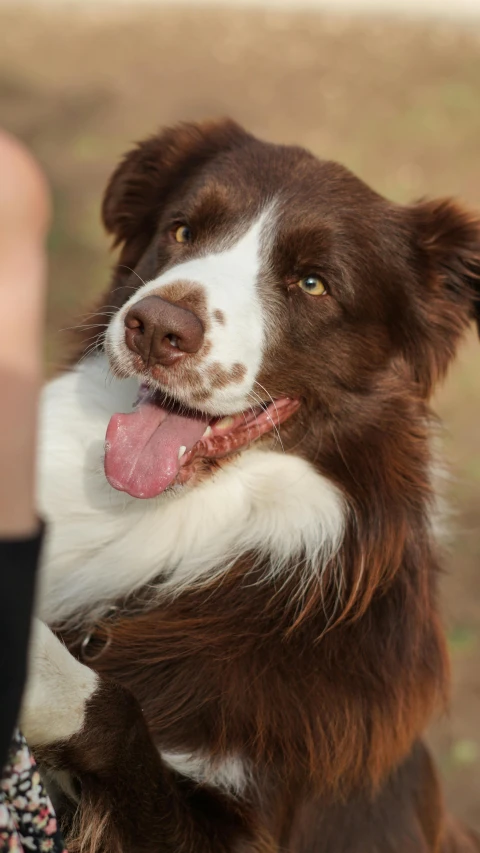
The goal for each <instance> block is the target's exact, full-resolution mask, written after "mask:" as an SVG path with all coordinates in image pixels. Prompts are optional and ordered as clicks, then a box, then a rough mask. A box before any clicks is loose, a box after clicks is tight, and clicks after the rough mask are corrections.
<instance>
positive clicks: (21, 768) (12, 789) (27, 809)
mask: <svg viewBox="0 0 480 853" xmlns="http://www.w3.org/2000/svg"><path fill="white" fill-rule="evenodd" d="M29 851H33V853H47V851H48V853H66V850H65V845H64V843H63V839H62V835H61V833H60V831H59V829H58V826H57V819H56V817H55V813H54V811H53V806H52V804H51V802H50V799H49V797H48V795H47V793H46V791H45V788H44V787H43V784H42V780H41V779H40V773H39V772H38V769H37V765H36V764H35V760H34V758H33V757H32V755H31V753H30V750H29V749H28V746H27V744H26V741H25V738H24V737H23V735H22V734H21V733H20V732H19V731H16V732H15V733H14V736H13V740H12V746H11V749H10V755H9V757H8V760H7V763H6V765H5V767H4V770H3V777H2V779H1V780H0V853H29Z"/></svg>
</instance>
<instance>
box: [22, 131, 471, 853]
mask: <svg viewBox="0 0 480 853" xmlns="http://www.w3.org/2000/svg"><path fill="white" fill-rule="evenodd" d="M103 221H104V224H105V227H106V229H107V231H108V232H109V233H110V234H112V235H113V238H114V243H115V246H117V247H118V248H119V258H118V263H117V264H116V265H115V268H114V271H113V277H112V281H111V286H110V288H109V290H108V293H107V294H106V296H105V298H104V299H103V301H102V302H101V304H100V305H98V306H97V309H96V310H95V312H94V313H93V315H91V316H90V318H89V319H88V320H87V321H86V323H85V326H84V328H83V329H82V330H81V338H82V339H81V342H80V350H81V357H79V359H78V362H77V363H76V364H75V365H74V366H73V367H72V369H71V370H68V371H67V372H65V373H63V374H62V375H60V376H59V377H57V378H56V379H54V380H53V381H52V382H50V383H49V384H48V385H47V387H46V390H45V393H44V399H43V405H42V418H41V453H40V462H39V467H40V474H39V478H40V506H41V510H42V513H43V515H44V517H45V518H46V519H47V521H48V523H49V532H48V538H47V543H46V551H45V558H44V569H43V574H42V581H41V588H40V590H39V597H38V608H37V609H38V615H39V617H40V619H41V620H43V621H41V622H37V624H36V626H35V630H34V638H33V642H32V651H31V667H30V670H31V674H30V679H29V683H28V687H27V692H26V697H25V701H24V706H23V712H22V724H23V727H24V730H25V733H26V736H27V738H28V740H29V742H30V744H31V745H32V747H34V748H35V752H36V754H37V756H38V758H39V760H40V761H41V762H42V765H43V766H44V767H45V768H46V772H47V774H48V777H49V778H50V779H53V780H54V782H55V785H54V787H56V790H57V793H60V795H61V798H63V800H62V801H63V809H64V818H63V820H64V824H63V825H64V828H65V831H66V832H67V842H68V847H69V850H70V851H72V853H73V851H80V850H81V851H90V853H99V851H104V853H114V851H115V853H117V851H119V853H133V851H136V853H138V851H141V853H159V851H162V853H163V851H165V853H200V851H201V853H233V851H235V853H246V851H254V853H273V851H279V850H284V851H292V853H327V851H328V853H367V851H368V853H374V851H379V853H380V851H381V853H407V851H408V853H426V851H429V853H453V851H457V853H458V852H459V851H463V853H469V852H470V853H472V851H475V850H480V844H479V842H478V841H477V840H476V839H475V837H474V835H473V833H471V832H470V831H469V830H467V829H464V828H462V827H461V826H460V825H459V824H458V823H456V822H455V821H454V820H453V818H451V817H450V816H449V815H448V814H447V813H446V811H445V809H444V805H443V800H442V795H441V790H440V785H439V782H438V779H437V774H436V771H435V768H434V765H433V763H432V760H431V758H430V756H429V754H428V751H427V749H426V748H425V746H424V745H423V743H422V733H423V731H424V729H425V727H426V725H427V723H428V722H429V720H430V718H431V716H432V714H433V713H434V711H435V709H436V708H437V707H438V706H441V704H442V702H444V700H445V697H446V693H447V685H448V662H447V655H446V648H445V639H444V632H443V628H442V624H441V620H440V618H439V613H438V606H437V583H438V576H439V567H440V564H441V557H440V551H441V548H440V546H439V544H438V529H439V526H440V527H441V524H440V516H439V503H440V502H439V498H438V494H437V480H438V471H439V462H438V459H437V454H436V449H435V447H436V445H435V425H434V421H433V418H432V414H431V411H430V408H429V399H430V396H431V394H432V391H433V389H434V388H435V386H436V384H437V383H438V382H439V381H440V380H441V379H442V377H443V376H444V375H445V373H446V371H447V368H448V366H449V364H450V362H451V361H452V359H453V358H454V356H455V353H456V350H457V347H458V345H459V342H460V341H461V339H462V337H463V335H464V333H466V331H467V329H468V328H469V326H470V324H471V322H473V321H475V319H476V320H477V322H478V321H479V317H480V312H479V310H478V300H479V297H480V220H479V218H478V217H476V216H474V215H473V214H471V213H469V212H467V211H466V210H464V209H463V208H462V207H460V206H459V205H458V204H456V203H455V202H454V201H452V200H439V201H421V202H418V203H415V204H412V205H410V206H404V205H400V204H394V203H392V202H390V201H387V200H386V199H385V198H383V197H381V196H380V195H379V194H377V193H376V192H374V191H373V190H372V189H370V188H369V187H368V186H366V185H365V184H364V183H363V182H362V181H361V180H359V179H358V178H357V177H355V176H354V175H353V174H352V173H351V172H349V171H348V170H347V169H346V168H344V167H342V166H340V165H338V164H336V163H333V162H326V161H320V160H318V159H317V158H316V157H314V156H313V155H312V154H310V153H308V152H307V151H305V150H304V149H302V148H297V147H289V146H282V145H274V144H268V143H265V142H262V141H259V140H257V139H256V138H254V137H253V136H252V135H251V134H249V133H248V132H246V131H245V130H243V129H242V128H241V127H240V126H238V125H237V124H236V123H234V122H233V121H230V120H223V121H216V122H206V123H200V124H183V125H180V126H177V127H174V128H171V129H167V130H165V131H163V132H161V133H160V134H158V135H154V136H152V137H151V138H149V139H147V140H145V141H143V142H141V143H140V144H139V145H137V146H136V147H135V148H134V149H133V150H132V151H130V152H129V153H128V154H127V155H126V156H125V157H124V159H123V160H122V161H121V163H120V164H119V166H118V167H117V168H116V170H115V171H114V173H113V175H112V177H111V179H110V181H109V183H108V186H107V189H106V193H105V196H104V201H103ZM47 624H48V626H49V627H47ZM52 628H53V629H54V630H55V633H54V632H53V631H52V630H51V629H52Z"/></svg>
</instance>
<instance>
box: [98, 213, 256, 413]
mask: <svg viewBox="0 0 480 853" xmlns="http://www.w3.org/2000/svg"><path fill="white" fill-rule="evenodd" d="M271 226H272V222H271V208H270V209H269V210H268V211H264V212H263V213H262V214H261V215H260V216H259V217H258V218H257V219H256V220H255V222H253V223H252V224H251V225H250V226H249V227H248V229H247V231H246V232H245V233H244V234H243V235H242V236H241V237H240V238H239V239H238V240H237V241H236V242H235V243H234V245H233V246H230V247H229V248H226V249H224V250H221V251H218V252H212V253H210V254H207V255H204V256H201V257H198V258H194V259H192V260H189V261H185V262H184V263H181V264H177V265H176V266H174V267H171V268H170V269H169V270H167V271H166V272H165V273H162V275H160V276H158V277H157V278H155V279H154V280H153V281H151V282H148V283H147V284H145V285H144V286H143V287H141V288H139V289H138V290H137V291H136V292H135V294H134V296H132V298H131V299H129V301H128V302H127V303H126V304H125V305H124V306H123V308H122V309H121V311H119V312H117V314H116V316H115V317H114V319H113V320H112V322H111V324H110V327H109V329H108V331H107V337H106V341H107V350H108V352H109V353H111V354H112V355H113V357H114V359H117V360H118V362H119V363H120V364H123V365H125V364H126V363H127V360H126V359H128V351H127V349H126V345H125V341H124V318H125V315H126V313H127V311H128V310H129V308H131V307H132V305H134V304H135V303H136V302H138V301H139V300H140V299H143V298H144V297H145V296H148V295H149V294H150V293H152V292H155V293H156V294H157V295H159V296H161V295H162V289H164V288H167V287H168V286H171V285H172V284H174V283H175V282H190V281H191V282H192V287H196V288H199V287H200V288H201V289H202V291H203V292H204V295H205V298H206V302H207V311H208V319H209V326H210V328H209V333H208V339H209V340H210V342H211V345H212V346H211V349H210V350H209V352H208V353H207V354H206V355H202V354H201V352H200V353H199V356H198V360H196V365H195V366H196V369H197V370H199V372H200V375H202V376H203V377H204V379H205V387H206V389H208V387H209V380H208V375H209V373H212V371H213V370H214V365H220V366H221V368H222V371H226V372H227V373H228V371H232V370H235V367H236V366H238V365H241V366H242V368H243V371H242V372H243V375H242V378H241V379H240V380H239V379H238V378H236V379H235V381H232V382H231V383H228V384H227V385H225V386H224V387H221V388H216V389H215V388H213V389H212V390H211V393H210V395H209V397H208V400H206V401H205V404H203V403H202V408H204V409H205V410H206V411H211V412H212V414H217V413H224V414H233V413H235V412H238V411H240V410H243V409H245V408H247V407H248V406H249V405H251V404H255V399H254V397H253V396H250V394H251V392H252V390H253V388H254V382H255V378H256V376H257V374H258V371H259V368H260V365H261V361H262V355H263V350H264V344H265V327H266V318H265V316H264V311H263V309H262V303H261V300H260V295H259V290H258V279H259V273H260V270H261V269H262V267H263V265H264V264H265V260H266V252H267V251H268V246H267V245H265V244H266V243H267V242H269V241H268V236H269V233H270V232H271ZM216 312H221V315H222V317H223V322H219V321H218V320H217V319H216V318H215V313H216ZM179 390H180V389H179Z"/></svg>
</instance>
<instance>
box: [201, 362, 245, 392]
mask: <svg viewBox="0 0 480 853" xmlns="http://www.w3.org/2000/svg"><path fill="white" fill-rule="evenodd" d="M246 373H247V368H246V365H245V364H240V362H239V361H237V362H235V364H234V365H233V366H232V367H231V368H225V367H222V365H221V364H220V362H219V361H215V362H214V363H213V364H212V365H211V366H210V368H209V380H210V387H211V388H224V387H225V386H226V385H230V384H232V383H235V384H238V383H239V382H242V380H243V379H244V378H245V376H246Z"/></svg>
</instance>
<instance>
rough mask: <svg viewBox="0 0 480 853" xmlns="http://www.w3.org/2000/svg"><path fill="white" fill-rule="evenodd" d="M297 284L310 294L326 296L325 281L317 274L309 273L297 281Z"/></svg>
mask: <svg viewBox="0 0 480 853" xmlns="http://www.w3.org/2000/svg"><path fill="white" fill-rule="evenodd" d="M297 284H298V286H299V288H300V290H304V291H305V293H309V294H310V296H325V294H326V292H327V288H326V287H325V285H324V283H323V281H321V279H319V278H318V276H316V275H307V276H305V278H301V279H300V281H297Z"/></svg>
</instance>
